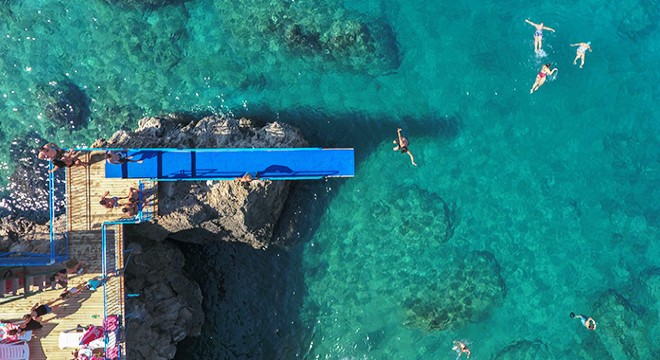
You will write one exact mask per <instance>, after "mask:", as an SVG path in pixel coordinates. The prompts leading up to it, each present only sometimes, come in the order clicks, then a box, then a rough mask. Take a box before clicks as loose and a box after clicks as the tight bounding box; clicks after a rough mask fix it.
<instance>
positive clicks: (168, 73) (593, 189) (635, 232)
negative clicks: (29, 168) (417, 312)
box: [0, 0, 660, 359]
mask: <svg viewBox="0 0 660 360" xmlns="http://www.w3.org/2000/svg"><path fill="white" fill-rule="evenodd" d="M231 3H232V5H231V6H230V5H229V4H228V3H227V2H224V1H219V0H218V1H215V2H213V1H210V0H208V1H192V2H188V3H187V4H186V10H185V11H184V10H183V9H182V8H181V7H167V8H164V9H161V10H158V11H153V12H147V13H142V12H139V11H130V10H122V9H119V8H116V7H113V6H109V5H106V4H104V3H102V2H99V1H85V2H76V4H75V5H72V4H69V2H61V1H46V0H42V1H16V2H13V3H12V4H10V5H9V7H7V6H6V5H4V6H3V13H2V14H3V20H4V21H3V29H2V30H3V34H2V35H3V36H2V37H0V39H1V40H0V49H2V53H3V58H2V61H0V73H2V74H3V76H2V77H1V78H0V93H1V94H2V95H3V98H2V102H1V104H2V110H3V118H2V120H0V121H1V125H0V129H1V130H2V131H1V132H0V136H1V137H3V138H4V142H3V144H4V145H2V146H3V149H2V152H0V156H1V157H3V158H2V161H4V162H7V159H8V157H9V155H8V154H9V152H8V149H9V145H10V143H11V139H13V138H15V137H20V136H23V135H24V134H25V133H26V132H27V131H31V130H34V131H37V132H38V133H39V134H41V135H42V136H43V137H45V138H49V139H57V140H58V141H61V142H63V144H65V145H72V144H83V143H91V141H92V140H93V139H94V138H96V137H99V136H109V135H110V134H112V133H113V132H114V131H115V130H116V129H118V128H119V127H122V126H127V127H132V126H134V124H135V119H137V118H139V116H141V115H153V114H158V113H162V112H168V111H209V112H218V111H224V112H233V113H235V114H237V115H248V116H254V117H257V118H262V119H264V120H272V119H276V118H279V119H281V120H283V121H289V122H291V123H293V124H295V125H298V126H300V127H301V128H302V129H303V131H304V132H305V133H306V134H307V136H309V137H310V138H311V139H312V140H313V142H315V143H316V144H319V145H324V146H354V147H356V149H357V151H358V155H357V156H358V168H357V176H356V178H354V179H351V180H347V181H346V182H344V183H342V184H340V185H339V186H337V184H335V183H334V182H333V183H328V185H327V187H328V189H324V188H323V186H322V185H321V186H320V187H319V194H318V195H319V196H324V195H323V194H324V193H326V192H327V193H329V194H331V195H332V197H331V198H329V199H330V200H329V204H328V206H327V209H326V211H325V212H324V214H323V215H322V216H321V218H320V219H313V220H314V221H316V220H318V221H319V225H318V228H316V229H315V231H314V233H313V234H311V235H310V237H309V238H307V239H305V241H304V243H303V244H302V245H301V246H302V249H298V250H301V251H302V255H301V256H302V266H303V271H302V272H301V273H302V274H304V276H303V277H302V278H298V279H297V280H298V281H303V282H304V285H305V287H306V288H307V294H306V295H305V298H304V299H303V304H304V305H303V306H302V308H301V309H300V312H299V314H290V316H292V317H296V318H297V319H299V321H300V322H302V323H304V324H306V328H307V330H306V332H305V333H304V334H292V336H293V337H294V338H297V339H299V343H298V344H296V345H297V347H298V350H297V351H292V355H291V357H293V356H294V355H293V353H298V354H304V355H300V356H304V357H307V358H315V357H318V358H371V359H380V358H425V357H428V356H432V357H437V358H445V357H446V358H450V356H451V355H452V353H451V350H450V348H451V340H452V339H454V338H467V339H469V340H470V341H471V344H472V345H471V348H472V350H473V356H474V358H475V359H489V358H494V357H496V354H498V353H500V352H501V351H502V349H504V348H505V347H506V346H508V345H509V344H511V343H512V342H515V341H520V340H535V339H538V340H540V341H541V342H543V343H544V344H545V346H546V348H544V349H546V350H545V351H547V352H549V353H550V354H551V357H552V358H562V357H579V358H594V359H596V358H603V357H602V354H603V352H602V350H603V349H605V350H606V351H609V352H610V354H611V356H613V358H620V357H619V355H620V354H621V352H620V350H617V346H616V344H615V343H613V342H612V341H611V339H612V338H615V337H616V336H615V335H617V334H619V333H617V332H616V331H619V330H608V329H619V328H622V326H619V325H620V322H619V321H618V319H619V318H618V317H617V316H618V315H620V314H624V315H626V319H628V320H629V323H630V322H633V320H634V321H637V322H638V324H639V326H637V328H640V329H642V330H639V331H640V333H641V335H638V334H636V333H635V334H634V335H630V336H629V337H632V338H633V339H634V340H636V343H637V344H638V347H639V352H640V355H639V356H638V357H639V358H649V357H650V355H648V354H650V352H649V351H650V350H649V347H650V345H649V344H651V343H652V341H650V340H651V339H657V337H658V335H660V330H659V325H658V317H657V312H658V306H657V304H658V299H657V295H658V291H657V286H658V277H657V276H642V277H641V278H642V279H643V280H639V279H640V273H642V272H643V271H644V269H647V268H649V267H652V266H659V264H658V261H657V258H658V254H660V249H659V245H658V242H657V239H658V237H659V236H658V235H659V234H658V226H659V221H658V220H659V214H660V205H659V204H660V192H659V190H658V189H659V188H660V187H659V186H658V185H659V183H660V165H659V161H660V155H659V152H658V149H659V148H660V146H659V145H660V140H659V139H658V128H659V126H658V119H660V116H659V114H658V110H657V106H655V105H654V104H655V103H656V102H657V101H658V92H659V88H658V86H657V84H658V80H659V79H658V78H659V77H660V76H659V73H658V71H657V69H656V66H655V63H656V62H657V60H658V59H659V58H660V56H659V55H660V45H659V44H660V42H659V41H658V30H657V27H656V26H655V25H654V24H655V22H657V21H658V19H659V18H660V16H659V14H658V11H659V10H658V9H660V5H659V4H658V3H657V1H639V2H636V1H626V2H608V3H602V2H598V1H586V2H580V3H579V4H574V2H554V3H552V4H536V3H535V4H533V5H532V4H530V3H529V2H522V1H507V2H480V3H473V2H458V3H456V2H442V3H439V4H438V3H437V2H432V1H421V0H418V1H393V0H391V1H380V2H379V1H369V2H363V3H360V4H358V3H354V2H342V1H328V2H322V3H320V2H312V1H297V2H295V3H296V4H295V6H296V7H295V8H290V9H289V10H288V11H290V13H291V14H296V15H297V16H301V15H300V14H306V13H313V14H315V15H314V16H316V18H315V19H320V20H315V21H322V20H326V21H327V19H328V18H331V17H333V16H339V15H337V13H336V12H335V11H332V10H334V9H338V11H339V9H346V10H343V11H348V10H350V11H357V12H359V13H360V14H362V15H361V16H364V17H365V18H366V17H369V18H379V19H384V20H385V21H386V22H387V23H389V24H390V26H391V27H392V29H393V31H394V33H395V34H396V39H397V41H398V50H399V53H400V66H399V67H398V68H397V69H396V70H395V71H392V72H386V73H382V74H381V75H375V74H373V73H372V74H370V73H369V71H366V70H364V69H361V70H360V71H352V70H351V67H350V65H346V64H345V63H340V62H336V61H330V60H328V59H324V58H319V57H313V56H297V55H295V54H292V53H291V52H289V51H286V50H284V49H283V46H282V44H281V39H278V38H277V37H275V36H273V37H267V36H264V35H263V33H260V32H258V31H256V30H254V28H253V27H250V26H245V25H244V21H243V19H245V18H247V19H249V21H248V22H250V21H251V22H252V23H254V24H259V20H260V19H263V17H264V16H269V11H270V12H272V11H273V10H272V4H271V5H269V4H266V2H260V1H238V2H236V1H234V2H231ZM10 11H11V13H10ZM339 12H341V11H339ZM525 18H530V19H531V20H532V21H535V22H540V21H544V22H545V23H546V25H548V26H551V27H553V28H554V29H556V30H557V33H547V34H546V37H545V41H544V49H545V51H546V52H547V53H548V57H547V58H544V59H538V58H536V57H535V56H534V54H533V51H532V49H533V39H532V36H531V34H532V33H533V28H532V27H531V26H529V25H526V24H525V23H524V19H525ZM255 27H256V26H255ZM578 41H591V42H592V46H593V48H594V52H593V53H587V61H586V64H585V68H584V69H582V70H580V69H579V68H578V67H576V66H573V65H572V64H571V62H572V59H573V57H574V55H575V49H574V48H571V47H569V46H568V44H569V43H573V42H578ZM544 62H552V63H553V64H555V66H557V67H558V68H559V73H558V75H557V77H556V79H555V80H554V81H548V82H547V83H546V84H545V85H544V86H543V87H542V88H541V89H540V90H539V91H538V92H537V93H535V94H534V95H531V96H530V95H529V88H530V87H531V85H532V83H533V81H534V77H535V74H536V73H537V72H538V70H539V68H540V66H541V64H542V63H544ZM62 77H68V78H70V79H71V80H72V81H73V82H74V83H76V84H77V85H78V86H80V87H81V88H83V89H84V90H85V92H86V93H87V95H88V96H89V97H90V98H91V105H90V107H91V119H90V122H89V124H88V125H87V126H86V127H84V128H82V129H80V130H77V131H74V132H72V133H69V132H68V131H67V130H64V129H60V128H57V127H55V126H53V125H52V124H51V123H49V122H48V121H46V120H45V119H44V116H43V109H42V108H41V107H40V106H39V104H38V102H37V101H35V90H34V89H35V88H36V86H37V85H38V84H43V83H48V82H49V81H53V80H55V79H60V78H62ZM397 126H401V127H403V128H404V131H405V133H406V134H407V135H408V136H409V138H410V140H411V150H412V151H413V152H414V154H415V156H416V158H417V160H418V163H419V165H420V166H419V167H418V168H414V167H412V166H410V164H409V162H408V160H407V157H405V155H400V154H395V153H393V152H392V151H391V149H390V147H391V145H390V142H391V139H392V138H393V136H394V135H395V130H396V127H397ZM3 166H4V167H6V166H11V165H10V164H8V165H3ZM9 174H10V173H9V170H5V171H4V172H3V173H2V175H3V177H7V176H8V175H9ZM330 184H332V185H330ZM330 187H331V188H332V189H330ZM406 189H418V190H415V192H413V193H410V192H405V191H404V190H406ZM419 189H421V190H419ZM411 194H412V195H411ZM429 194H432V195H433V196H437V197H440V198H442V199H444V200H445V201H446V202H448V203H454V204H455V205H456V225H455V229H454V235H453V237H452V238H451V239H450V240H449V241H448V242H446V243H442V242H440V241H438V240H437V238H438V237H440V236H441V235H442V232H441V231H440V230H438V234H437V236H433V229H434V227H435V226H438V225H436V224H434V223H430V224H429V223H426V222H424V221H425V220H424V221H422V220H419V219H425V217H424V214H422V213H421V211H419V208H418V207H417V206H416V205H417V204H421V203H423V202H424V199H423V198H425V197H428V196H429ZM397 196H409V197H411V198H403V199H398V198H397ZM396 201H399V204H398V205H396V206H395V205H392V204H394V202H396ZM408 203H409V204H411V205H410V206H409V207H406V204H408ZM388 211H389V212H388ZM390 212H394V213H396V214H401V216H400V217H397V216H394V215H392V216H390V215H387V216H385V215H383V214H390ZM440 215H441V214H437V216H438V217H441V216H440ZM384 218H385V219H388V220H389V222H388V221H383V219H384ZM397 219H398V220H401V219H405V220H406V221H407V222H398V221H395V220H397ZM310 221H312V219H310ZM402 221H403V220H402ZM392 223H396V224H397V225H396V226H397V227H398V226H399V225H398V224H400V223H402V224H406V225H405V226H406V228H405V231H400V230H401V229H393V225H392ZM416 227H417V228H416ZM422 227H424V229H423V231H422V230H421V228H422ZM418 228H419V229H420V230H419V231H417V229H418ZM438 229H441V227H440V226H438ZM401 234H403V235H401ZM420 234H423V236H421V235H420ZM429 234H431V235H429ZM472 251H487V252H489V253H490V254H492V256H494V258H495V259H496V260H497V262H498V263H499V266H500V276H501V278H502V279H503V282H504V283H505V284H506V296H504V298H503V299H502V301H501V302H500V303H498V304H495V305H493V306H492V307H490V308H489V311H487V312H485V313H484V314H483V316H481V319H480V320H473V321H468V322H466V323H465V324H462V325H460V326H458V327H456V328H453V329H451V330H446V331H431V332H429V331H426V330H424V329H422V328H421V327H419V326H415V325H414V324H410V318H409V313H408V312H407V311H408V304H409V300H410V299H411V298H415V297H416V296H417V295H416V294H423V297H424V299H428V298H433V297H437V298H442V297H443V293H442V291H439V290H436V292H435V293H432V294H433V295H431V296H430V295H428V291H429V290H428V286H430V285H429V284H435V285H434V286H436V289H444V287H443V285H442V284H443V283H442V277H443V276H444V274H446V272H447V271H449V272H451V271H453V270H452V269H453V267H452V266H455V264H460V261H459V259H460V258H461V257H462V256H464V255H463V254H466V253H467V254H471V252H472ZM475 283H476V284H479V283H478V281H475ZM638 283H641V284H642V285H641V286H639V287H636V288H632V289H631V286H630V284H638ZM427 285H428V286H427ZM654 286H655V287H654ZM609 289H616V291H617V292H618V293H620V294H621V295H622V296H624V297H625V299H626V300H627V301H628V302H629V303H630V304H631V308H632V309H634V311H628V312H627V311H624V310H621V309H620V308H619V309H617V308H611V307H608V306H604V305H602V303H603V302H606V301H599V299H600V296H601V294H602V293H604V292H606V291H608V290H609ZM653 291H655V292H653ZM649 293H650V294H651V295H649ZM653 294H655V297H654V296H653ZM654 301H655V302H654ZM598 304H600V305H598ZM599 309H601V310H599ZM602 309H605V310H602ZM570 311H575V312H578V313H581V312H582V313H587V314H599V315H602V316H601V318H597V319H596V320H598V321H599V331H597V334H599V335H594V334H592V333H587V331H586V330H585V329H583V328H580V327H579V326H578V324H577V323H576V322H574V321H571V320H570V319H569V318H568V316H567V315H568V312H570ZM630 319H633V320H630ZM601 329H603V330H602V331H601ZM613 334H614V335H613ZM296 335H297V336H296ZM640 339H641V340H640ZM644 339H646V340H644ZM580 344H581V345H582V346H583V347H580ZM519 347H520V348H522V349H525V348H526V347H525V346H519ZM619 347H620V346H619ZM530 348H531V349H532V350H534V349H536V350H537V351H540V350H538V346H537V347H534V346H531V347H530ZM656 351H658V350H657V348H656ZM528 352H533V351H531V350H530V351H528ZM507 356H509V357H507ZM501 358H516V357H515V356H513V355H506V354H505V355H501ZM532 358H533V357H532ZM541 358H542V357H541Z"/></svg>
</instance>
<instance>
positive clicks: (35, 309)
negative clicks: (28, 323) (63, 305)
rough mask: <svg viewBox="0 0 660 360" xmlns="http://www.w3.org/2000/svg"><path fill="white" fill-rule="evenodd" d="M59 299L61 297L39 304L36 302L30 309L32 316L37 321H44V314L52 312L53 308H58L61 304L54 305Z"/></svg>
mask: <svg viewBox="0 0 660 360" xmlns="http://www.w3.org/2000/svg"><path fill="white" fill-rule="evenodd" d="M57 300H59V298H57V299H55V300H51V301H49V302H47V303H45V304H41V305H39V303H35V304H34V305H32V308H31V309H30V316H31V317H32V318H33V319H34V320H36V321H42V320H41V317H42V316H44V315H46V314H50V313H52V312H53V310H57V308H58V307H59V305H54V303H55V302H56V301H57Z"/></svg>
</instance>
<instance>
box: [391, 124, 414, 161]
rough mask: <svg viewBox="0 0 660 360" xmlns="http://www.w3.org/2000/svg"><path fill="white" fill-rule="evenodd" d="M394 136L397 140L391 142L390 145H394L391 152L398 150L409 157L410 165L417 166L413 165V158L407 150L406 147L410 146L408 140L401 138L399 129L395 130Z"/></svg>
mask: <svg viewBox="0 0 660 360" xmlns="http://www.w3.org/2000/svg"><path fill="white" fill-rule="evenodd" d="M396 135H397V138H396V139H394V141H392V143H393V144H396V146H395V147H393V148H392V150H394V151H399V150H400V151H401V153H402V154H403V153H407V154H408V156H410V161H411V162H412V164H413V165H415V166H417V164H416V163H415V157H414V156H413V154H412V153H411V152H410V149H408V145H409V144H410V142H409V141H408V138H406V137H403V136H402V135H401V128H398V129H396Z"/></svg>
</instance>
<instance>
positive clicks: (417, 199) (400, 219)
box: [372, 186, 456, 243]
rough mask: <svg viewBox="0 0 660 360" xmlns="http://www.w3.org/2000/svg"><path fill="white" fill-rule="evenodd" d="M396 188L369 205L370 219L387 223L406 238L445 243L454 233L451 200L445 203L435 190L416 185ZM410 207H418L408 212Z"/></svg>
mask: <svg viewBox="0 0 660 360" xmlns="http://www.w3.org/2000/svg"><path fill="white" fill-rule="evenodd" d="M397 190H398V193H396V194H392V196H391V199H392V200H391V201H381V202H379V203H377V204H375V205H374V207H373V209H372V213H373V216H374V219H375V220H376V221H378V222H380V223H383V224H388V225H387V227H388V228H391V229H392V231H393V232H394V233H395V234H394V236H395V237H397V238H401V239H408V238H410V237H411V236H412V237H414V238H419V239H435V240H437V241H439V242H441V243H445V242H447V241H448V240H449V239H450V238H451V237H452V236H453V235H454V225H455V223H456V209H455V205H454V204H447V203H446V202H445V201H444V200H443V199H442V198H441V197H440V196H438V195H437V194H435V193H432V192H430V191H428V190H425V189H422V188H420V187H418V186H404V187H400V188H398V189H397ZM411 208H413V209H417V210H418V211H414V212H411V211H409V209H411ZM437 234H442V235H441V236H437Z"/></svg>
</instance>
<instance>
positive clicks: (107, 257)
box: [101, 181, 154, 359]
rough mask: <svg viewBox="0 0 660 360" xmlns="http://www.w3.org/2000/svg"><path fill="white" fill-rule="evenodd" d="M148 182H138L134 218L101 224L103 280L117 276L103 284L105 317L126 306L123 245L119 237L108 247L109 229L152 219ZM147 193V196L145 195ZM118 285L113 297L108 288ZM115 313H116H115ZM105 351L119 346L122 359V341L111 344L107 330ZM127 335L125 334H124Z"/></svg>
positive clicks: (151, 192) (152, 188)
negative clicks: (123, 280) (136, 209)
mask: <svg viewBox="0 0 660 360" xmlns="http://www.w3.org/2000/svg"><path fill="white" fill-rule="evenodd" d="M147 183H150V184H151V186H149V187H147V188H145V183H144V182H143V181H139V183H138V189H139V190H140V198H139V199H140V200H139V202H138V213H137V215H136V216H134V217H132V218H127V219H118V220H114V221H105V222H103V224H102V225H101V273H102V274H103V277H104V279H103V281H106V280H108V279H107V276H108V273H114V274H115V276H114V277H113V278H111V279H109V280H108V281H106V282H105V285H104V286H103V318H104V319H106V318H107V317H108V315H121V313H122V311H121V308H122V307H123V306H124V302H123V301H124V295H123V291H121V289H120V283H119V272H120V271H122V276H123V271H124V269H120V268H118V266H117V265H118V264H119V263H120V262H121V259H123V251H124V249H123V246H122V247H120V246H117V239H116V238H115V242H114V243H113V245H114V246H112V247H108V231H109V229H110V228H115V232H113V235H115V234H116V231H117V227H119V226H123V225H131V224H139V223H142V222H145V221H149V220H152V219H153V217H154V205H153V204H150V203H149V202H146V201H145V200H146V199H149V198H150V197H151V196H152V195H153V191H154V186H153V183H152V182H150V181H147ZM145 195H146V196H145ZM123 267H124V268H125V267H126V263H124V264H123ZM113 286H114V287H116V291H114V297H112V298H110V297H111V294H109V291H108V288H109V287H113ZM113 313H114V314H113ZM120 321H121V322H123V321H124V319H123V318H120ZM104 335H105V349H104V350H105V352H106V353H107V351H108V348H109V347H112V346H117V349H118V355H119V359H121V358H122V357H121V352H122V349H121V344H120V343H121V341H120V339H115V344H114V345H112V344H109V341H108V339H109V338H110V337H109V336H108V335H109V334H108V333H107V332H106V333H105V334H104ZM124 336H125V335H124Z"/></svg>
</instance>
